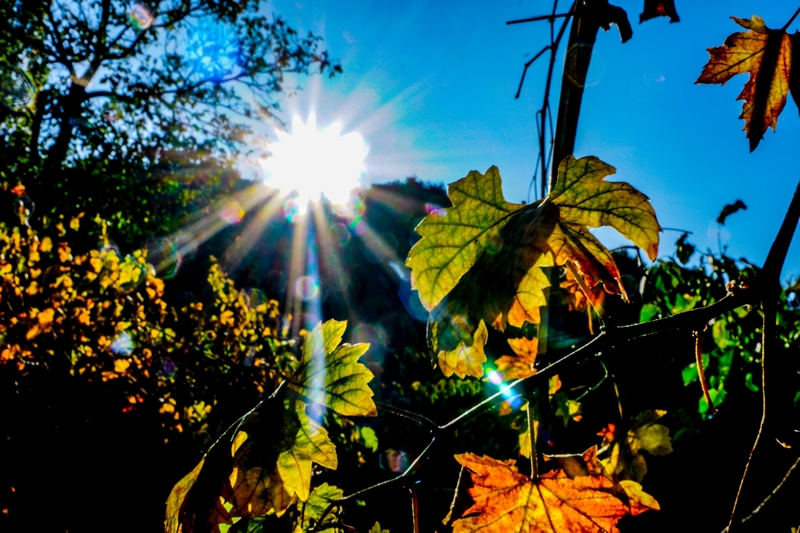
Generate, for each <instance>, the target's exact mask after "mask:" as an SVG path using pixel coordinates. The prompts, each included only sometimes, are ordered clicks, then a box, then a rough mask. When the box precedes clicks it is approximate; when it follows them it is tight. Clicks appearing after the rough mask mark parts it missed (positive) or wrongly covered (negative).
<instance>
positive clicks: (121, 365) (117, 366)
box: [114, 359, 131, 374]
mask: <svg viewBox="0 0 800 533" xmlns="http://www.w3.org/2000/svg"><path fill="white" fill-rule="evenodd" d="M129 366H131V362H130V361H128V360H127V359H116V360H114V372H118V373H120V374H122V373H124V372H125V371H126V370H128V367H129Z"/></svg>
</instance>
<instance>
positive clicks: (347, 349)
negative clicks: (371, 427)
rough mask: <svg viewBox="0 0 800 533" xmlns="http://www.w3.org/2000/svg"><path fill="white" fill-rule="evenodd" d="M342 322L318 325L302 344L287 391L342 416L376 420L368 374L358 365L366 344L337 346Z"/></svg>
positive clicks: (368, 372) (343, 327)
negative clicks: (298, 363) (299, 357)
mask: <svg viewBox="0 0 800 533" xmlns="http://www.w3.org/2000/svg"><path fill="white" fill-rule="evenodd" d="M346 327H347V322H346V321H341V322H339V321H336V320H328V321H327V322H325V323H324V324H322V323H318V324H317V325H316V326H315V327H314V329H313V330H312V331H311V332H310V333H308V335H307V336H306V340H305V342H304V344H303V353H302V361H301V362H300V366H299V368H298V369H297V371H296V372H295V373H294V374H293V375H292V377H290V378H289V380H288V384H289V387H290V388H291V389H292V390H294V391H297V392H298V393H300V394H302V395H303V396H305V397H306V398H308V399H309V400H311V401H314V402H317V403H321V404H323V405H326V406H328V407H330V408H331V409H333V410H334V411H336V412H337V413H339V414H340V415H344V416H376V415H377V408H376V407H375V402H374V401H373V400H372V396H373V392H372V391H371V390H370V388H369V387H368V386H367V383H369V381H370V380H371V379H372V377H373V376H372V372H370V370H369V369H368V368H367V367H366V366H364V365H363V364H362V363H359V362H358V358H359V357H361V356H362V355H363V354H364V352H366V351H367V349H368V348H369V344H346V343H345V344H341V345H340V344H339V343H340V342H341V340H342V335H343V334H344V331H345V328H346Z"/></svg>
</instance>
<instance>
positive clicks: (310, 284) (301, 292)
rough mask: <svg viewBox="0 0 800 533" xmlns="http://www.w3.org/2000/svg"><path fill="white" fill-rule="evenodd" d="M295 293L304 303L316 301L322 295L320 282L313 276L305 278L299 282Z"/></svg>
mask: <svg viewBox="0 0 800 533" xmlns="http://www.w3.org/2000/svg"><path fill="white" fill-rule="evenodd" d="M295 291H296V292H297V296H299V297H300V298H301V299H302V300H303V301H306V302H307V301H309V300H316V299H318V298H319V297H320V295H321V293H322V288H321V286H320V283H319V281H317V279H316V278H314V277H312V276H303V277H302V278H300V279H298V280H297V283H296V285H295Z"/></svg>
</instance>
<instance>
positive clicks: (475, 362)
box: [439, 320, 489, 378]
mask: <svg viewBox="0 0 800 533" xmlns="http://www.w3.org/2000/svg"><path fill="white" fill-rule="evenodd" d="M488 339H489V332H488V331H486V325H485V324H484V323H483V320H481V321H480V323H479V324H478V328H477V329H476V330H475V335H474V337H473V339H472V342H471V343H469V344H467V343H466V342H459V344H458V345H457V346H456V347H455V349H453V350H446V351H440V352H439V367H440V368H441V369H442V373H443V374H444V375H445V377H450V376H452V375H453V373H455V374H456V375H457V376H458V377H460V378H463V377H466V376H468V375H469V376H473V377H476V378H481V377H483V363H485V362H486V354H485V353H484V350H483V347H484V346H485V345H486V341H487V340H488Z"/></svg>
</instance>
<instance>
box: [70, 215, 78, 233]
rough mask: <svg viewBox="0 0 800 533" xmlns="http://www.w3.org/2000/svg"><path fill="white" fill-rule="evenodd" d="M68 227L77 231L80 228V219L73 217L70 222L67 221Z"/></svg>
mask: <svg viewBox="0 0 800 533" xmlns="http://www.w3.org/2000/svg"><path fill="white" fill-rule="evenodd" d="M69 227H70V228H72V229H74V230H77V229H78V228H80V227H81V219H80V217H74V218H73V219H72V220H70V221H69Z"/></svg>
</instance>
